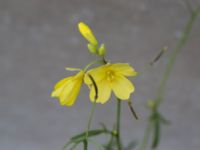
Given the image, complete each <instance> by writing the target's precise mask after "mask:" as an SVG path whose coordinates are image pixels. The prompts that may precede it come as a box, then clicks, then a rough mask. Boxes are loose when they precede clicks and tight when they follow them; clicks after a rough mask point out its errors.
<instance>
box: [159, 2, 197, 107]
mask: <svg viewBox="0 0 200 150" xmlns="http://www.w3.org/2000/svg"><path fill="white" fill-rule="evenodd" d="M199 12H200V6H199V7H198V8H197V9H196V10H195V11H193V12H192V15H191V17H190V19H189V21H188V23H187V25H186V27H185V30H184V32H183V34H182V36H181V38H180V40H179V41H178V43H177V46H176V47H175V49H174V50H173V52H172V54H171V56H170V59H169V62H168V64H167V68H166V70H165V72H164V75H163V78H162V80H161V83H160V86H159V88H158V93H157V98H156V104H157V105H160V103H161V101H162V97H163V95H164V92H165V89H166V84H167V81H168V79H169V76H170V73H171V71H172V69H173V66H174V63H175V60H176V58H177V55H178V53H179V52H180V51H181V49H182V48H183V46H184V45H185V44H186V42H187V40H188V37H189V34H190V32H191V30H192V27H193V24H194V22H195V20H196V19H197V16H198V14H199Z"/></svg>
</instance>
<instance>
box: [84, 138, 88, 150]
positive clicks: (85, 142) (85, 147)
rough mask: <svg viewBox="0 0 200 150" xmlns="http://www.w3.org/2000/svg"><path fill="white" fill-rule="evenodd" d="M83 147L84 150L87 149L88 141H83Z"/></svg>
mask: <svg viewBox="0 0 200 150" xmlns="http://www.w3.org/2000/svg"><path fill="white" fill-rule="evenodd" d="M83 146H84V150H87V149H88V141H87V140H85V141H83Z"/></svg>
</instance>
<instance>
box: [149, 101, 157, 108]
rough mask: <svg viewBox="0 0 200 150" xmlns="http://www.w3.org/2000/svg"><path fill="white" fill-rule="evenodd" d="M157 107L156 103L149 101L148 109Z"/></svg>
mask: <svg viewBox="0 0 200 150" xmlns="http://www.w3.org/2000/svg"><path fill="white" fill-rule="evenodd" d="M155 106H156V104H155V101H153V100H148V101H147V107H148V108H150V109H154V108H155Z"/></svg>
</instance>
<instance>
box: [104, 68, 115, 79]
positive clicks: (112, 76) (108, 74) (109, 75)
mask: <svg viewBox="0 0 200 150" xmlns="http://www.w3.org/2000/svg"><path fill="white" fill-rule="evenodd" d="M114 78H115V75H114V72H113V71H110V70H108V71H107V72H106V79H107V81H108V82H112V81H113V80H114Z"/></svg>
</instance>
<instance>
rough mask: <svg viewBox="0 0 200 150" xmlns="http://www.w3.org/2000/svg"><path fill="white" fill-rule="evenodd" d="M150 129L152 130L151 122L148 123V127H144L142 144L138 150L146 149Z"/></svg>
mask: <svg viewBox="0 0 200 150" xmlns="http://www.w3.org/2000/svg"><path fill="white" fill-rule="evenodd" d="M151 129H152V125H151V122H148V125H147V127H146V130H145V133H144V137H143V140H142V143H141V145H140V147H139V150H145V149H146V146H147V143H148V139H149V135H150V131H151Z"/></svg>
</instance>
